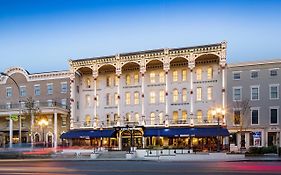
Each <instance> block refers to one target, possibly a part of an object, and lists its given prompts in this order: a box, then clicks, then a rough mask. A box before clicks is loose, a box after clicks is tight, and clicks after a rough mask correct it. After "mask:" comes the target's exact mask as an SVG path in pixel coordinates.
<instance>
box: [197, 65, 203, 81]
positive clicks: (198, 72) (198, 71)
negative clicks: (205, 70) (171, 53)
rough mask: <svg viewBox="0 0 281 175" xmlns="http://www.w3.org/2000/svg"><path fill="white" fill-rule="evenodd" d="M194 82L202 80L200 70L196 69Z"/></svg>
mask: <svg viewBox="0 0 281 175" xmlns="http://www.w3.org/2000/svg"><path fill="white" fill-rule="evenodd" d="M196 80H202V69H201V68H197V70H196Z"/></svg>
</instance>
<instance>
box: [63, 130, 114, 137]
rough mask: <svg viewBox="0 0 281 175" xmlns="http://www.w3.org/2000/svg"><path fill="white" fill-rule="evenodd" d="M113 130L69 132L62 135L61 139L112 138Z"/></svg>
mask: <svg viewBox="0 0 281 175" xmlns="http://www.w3.org/2000/svg"><path fill="white" fill-rule="evenodd" d="M114 132H115V130H112V129H105V130H71V131H68V132H66V133H63V134H62V135H61V136H60V138H61V139H79V138H89V139H90V138H101V137H112V136H113V134H114Z"/></svg>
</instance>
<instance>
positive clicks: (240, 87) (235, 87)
mask: <svg viewBox="0 0 281 175" xmlns="http://www.w3.org/2000/svg"><path fill="white" fill-rule="evenodd" d="M242 88H243V87H242V86H234V87H232V101H242V94H243V93H242V92H243V90H242ZM235 89H240V99H239V100H235V98H234V92H235V91H234V90H235Z"/></svg>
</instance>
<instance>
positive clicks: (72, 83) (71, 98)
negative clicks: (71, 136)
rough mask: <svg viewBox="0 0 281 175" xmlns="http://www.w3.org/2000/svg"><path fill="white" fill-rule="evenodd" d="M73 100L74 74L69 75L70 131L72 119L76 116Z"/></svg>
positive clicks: (72, 125) (74, 100) (72, 126)
mask: <svg viewBox="0 0 281 175" xmlns="http://www.w3.org/2000/svg"><path fill="white" fill-rule="evenodd" d="M76 101H77V100H76V99H75V73H72V74H71V75H70V129H74V118H75V115H76V105H75V103H76Z"/></svg>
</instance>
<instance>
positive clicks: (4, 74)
mask: <svg viewBox="0 0 281 175" xmlns="http://www.w3.org/2000/svg"><path fill="white" fill-rule="evenodd" d="M0 75H2V76H6V77H8V78H10V79H11V80H12V81H13V82H14V83H15V85H16V86H17V89H18V93H19V143H20V144H21V101H20V87H19V85H18V83H17V82H16V80H15V79H14V78H13V77H11V76H10V75H8V74H6V73H4V72H0ZM10 124H12V122H10ZM10 127H11V126H10ZM12 132H13V131H12ZM12 146H13V143H12V138H10V146H9V147H10V148H12Z"/></svg>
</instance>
